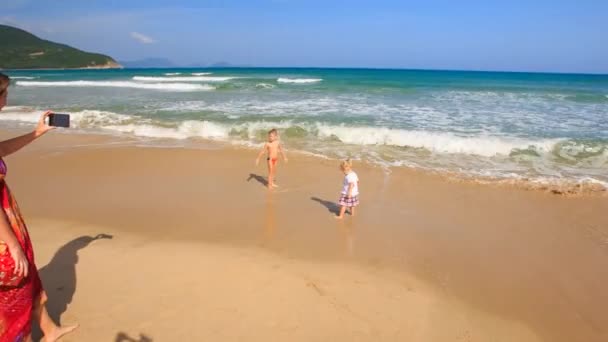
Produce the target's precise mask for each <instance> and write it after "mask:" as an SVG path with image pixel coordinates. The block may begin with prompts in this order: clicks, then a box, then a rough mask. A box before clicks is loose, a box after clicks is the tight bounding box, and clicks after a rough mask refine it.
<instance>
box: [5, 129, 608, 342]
mask: <svg viewBox="0 0 608 342" xmlns="http://www.w3.org/2000/svg"><path fill="white" fill-rule="evenodd" d="M14 134H15V132H12V133H8V132H3V133H2V134H0V137H3V138H4V137H8V136H11V135H14ZM134 145H135V143H134V142H133V141H128V140H117V139H115V138H112V139H110V138H108V137H98V136H81V135H61V134H51V135H49V136H46V137H44V138H43V139H42V140H40V141H37V142H36V143H35V144H34V145H32V146H30V147H28V148H26V149H25V150H23V151H20V152H19V153H17V154H16V155H14V156H10V157H8V158H6V161H7V164H8V167H9V174H8V177H7V179H8V183H9V185H10V186H11V187H12V189H13V192H14V194H15V195H16V196H17V199H18V201H19V203H20V205H21V208H22V210H23V212H24V214H25V218H26V222H28V224H29V229H30V232H31V234H32V236H33V239H34V247H35V250H36V253H37V264H38V267H39V268H41V275H42V278H43V281H44V284H45V286H46V289H47V291H48V294H49V297H50V302H49V307H50V311H51V313H52V315H53V316H54V317H56V318H57V317H60V318H61V322H62V323H70V322H75V321H78V322H79V323H80V324H81V328H80V329H79V330H78V331H77V332H76V333H75V334H73V335H71V336H69V337H67V338H65V341H140V342H143V341H347V340H348V341H482V342H487V341H524V342H525V341H568V342H571V341H585V342H595V341H598V342H599V341H608V314H607V313H606V310H607V308H608V291H607V290H606V284H608V216H607V215H606V213H607V212H608V211H607V209H608V198H607V197H606V196H605V195H601V196H578V197H566V196H558V195H552V194H548V193H544V192H539V191H525V190H521V189H515V188H509V187H494V186H487V185H475V184H466V183H458V182H450V181H446V180H445V179H443V178H441V177H438V176H434V175H429V174H423V173H420V172H414V171H411V170H406V169H393V170H392V172H390V173H386V172H385V171H384V170H381V169H379V168H374V167H372V166H368V165H361V164H359V165H355V169H356V171H357V173H358V174H359V177H360V178H361V191H362V195H361V201H362V205H361V206H360V210H359V212H358V216H357V217H354V218H352V217H347V218H346V219H345V220H344V221H343V222H339V221H337V220H335V219H334V218H333V214H332V213H331V211H332V210H334V209H335V208H334V204H332V202H334V201H335V200H336V199H337V196H338V191H339V189H340V185H341V180H342V175H341V174H340V173H339V171H338V169H337V163H336V162H335V161H331V160H322V159H316V158H312V157H306V156H301V155H292V156H291V158H290V163H289V164H284V163H281V164H280V166H279V174H278V183H279V184H280V185H281V188H280V189H278V190H277V191H274V192H272V193H268V191H267V190H266V189H265V188H264V186H263V184H262V183H263V181H264V179H263V177H264V176H265V173H266V172H265V169H264V168H263V167H259V168H254V163H253V162H254V159H255V152H253V151H247V150H239V149H233V148H222V149H176V148H173V149H171V148H166V149H160V148H142V147H137V146H134ZM101 233H103V234H109V235H112V236H113V238H112V239H108V238H101V239H93V238H92V237H94V236H96V235H98V234H101Z"/></svg>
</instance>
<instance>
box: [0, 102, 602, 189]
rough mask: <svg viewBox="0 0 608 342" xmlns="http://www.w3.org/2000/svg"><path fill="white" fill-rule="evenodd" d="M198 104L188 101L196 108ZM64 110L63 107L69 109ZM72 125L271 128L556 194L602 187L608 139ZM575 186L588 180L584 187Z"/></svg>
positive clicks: (188, 131)
mask: <svg viewBox="0 0 608 342" xmlns="http://www.w3.org/2000/svg"><path fill="white" fill-rule="evenodd" d="M203 104H204V103H203V102H195V103H192V105H193V106H202V105H203ZM67 112H68V113H70V112H69V111H67ZM42 113H43V111H42V110H33V109H32V108H28V107H20V106H11V107H5V110H4V111H3V112H2V114H1V115H0V121H2V122H17V123H27V124H28V125H34V124H35V123H36V122H37V121H38V119H39V117H40V115H41V114H42ZM70 114H71V116H72V120H71V122H72V125H73V128H74V129H75V130H76V131H78V130H79V129H82V130H84V132H90V131H93V132H94V131H98V132H104V133H115V134H120V135H122V134H128V135H133V136H137V137H143V138H152V139H177V140H186V139H210V140H215V141H222V142H229V143H235V144H240V145H247V146H254V145H256V146H257V144H259V143H260V142H262V141H263V140H264V138H265V136H266V132H267V131H268V130H269V129H271V128H277V129H279V130H280V133H281V137H282V139H283V140H284V141H285V144H286V145H287V146H289V147H290V148H292V149H297V150H301V151H305V152H308V153H313V154H317V155H323V156H325V157H328V158H344V157H351V156H354V157H356V158H358V159H363V160H366V161H367V162H371V163H376V164H378V165H381V166H383V167H400V166H401V167H403V166H405V167H412V168H421V169H427V170H432V171H434V172H441V173H447V174H450V173H454V174H458V175H464V176H466V177H470V178H471V179H474V180H483V181H486V180H488V181H492V182H494V181H498V182H504V183H513V184H515V183H522V184H527V185H526V186H528V187H530V188H538V189H548V188H547V187H546V184H551V187H550V188H551V189H562V190H557V191H560V192H562V193H569V192H571V191H572V190H563V189H579V188H580V189H582V188H585V189H586V188H589V187H593V186H594V185H593V184H596V185H598V186H602V187H603V188H608V177H606V173H605V170H606V169H607V167H608V140H601V139H600V140H590V141H589V140H573V139H567V138H561V139H523V138H518V137H512V136H511V137H510V136H492V135H483V134H477V135H468V136H467V135H458V134H455V133H450V132H437V131H424V130H404V129H392V128H388V127H366V126H347V125H335V124H329V123H326V122H302V121H300V120H295V119H294V120H274V121H265V120H257V121H243V120H242V119H241V118H240V117H239V116H231V120H230V121H215V120H185V121H171V120H163V119H160V118H157V119H152V118H150V117H144V116H140V115H127V114H120V113H114V112H109V111H100V110H82V111H76V112H71V113H70ZM581 184H586V185H584V186H582V185H581Z"/></svg>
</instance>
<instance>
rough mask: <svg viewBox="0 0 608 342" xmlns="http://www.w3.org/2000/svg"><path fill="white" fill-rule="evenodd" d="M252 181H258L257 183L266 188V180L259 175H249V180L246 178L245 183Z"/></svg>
mask: <svg viewBox="0 0 608 342" xmlns="http://www.w3.org/2000/svg"><path fill="white" fill-rule="evenodd" d="M252 179H255V180H256V181H258V183H260V184H262V185H263V186H265V187H267V186H268V181H267V180H266V178H264V177H262V176H260V175H256V174H255V173H250V174H249V178H247V181H248V182H249V181H251V180H252Z"/></svg>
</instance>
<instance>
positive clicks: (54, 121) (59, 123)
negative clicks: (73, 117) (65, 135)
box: [49, 113, 70, 128]
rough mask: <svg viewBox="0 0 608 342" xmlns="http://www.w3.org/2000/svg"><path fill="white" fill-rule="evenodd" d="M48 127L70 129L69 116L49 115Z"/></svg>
mask: <svg viewBox="0 0 608 342" xmlns="http://www.w3.org/2000/svg"><path fill="white" fill-rule="evenodd" d="M49 126H54V127H65V128H68V127H70V114H60V113H53V114H50V115H49Z"/></svg>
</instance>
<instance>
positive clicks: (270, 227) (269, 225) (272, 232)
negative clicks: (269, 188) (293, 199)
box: [263, 192, 277, 246]
mask: <svg viewBox="0 0 608 342" xmlns="http://www.w3.org/2000/svg"><path fill="white" fill-rule="evenodd" d="M276 225H277V222H276V215H275V209H274V198H273V196H272V193H270V192H269V193H268V194H267V195H266V208H265V211H264V225H263V227H264V231H263V246H268V245H269V244H270V243H271V242H272V241H273V240H274V238H275V236H276V228H277V226H276Z"/></svg>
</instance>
